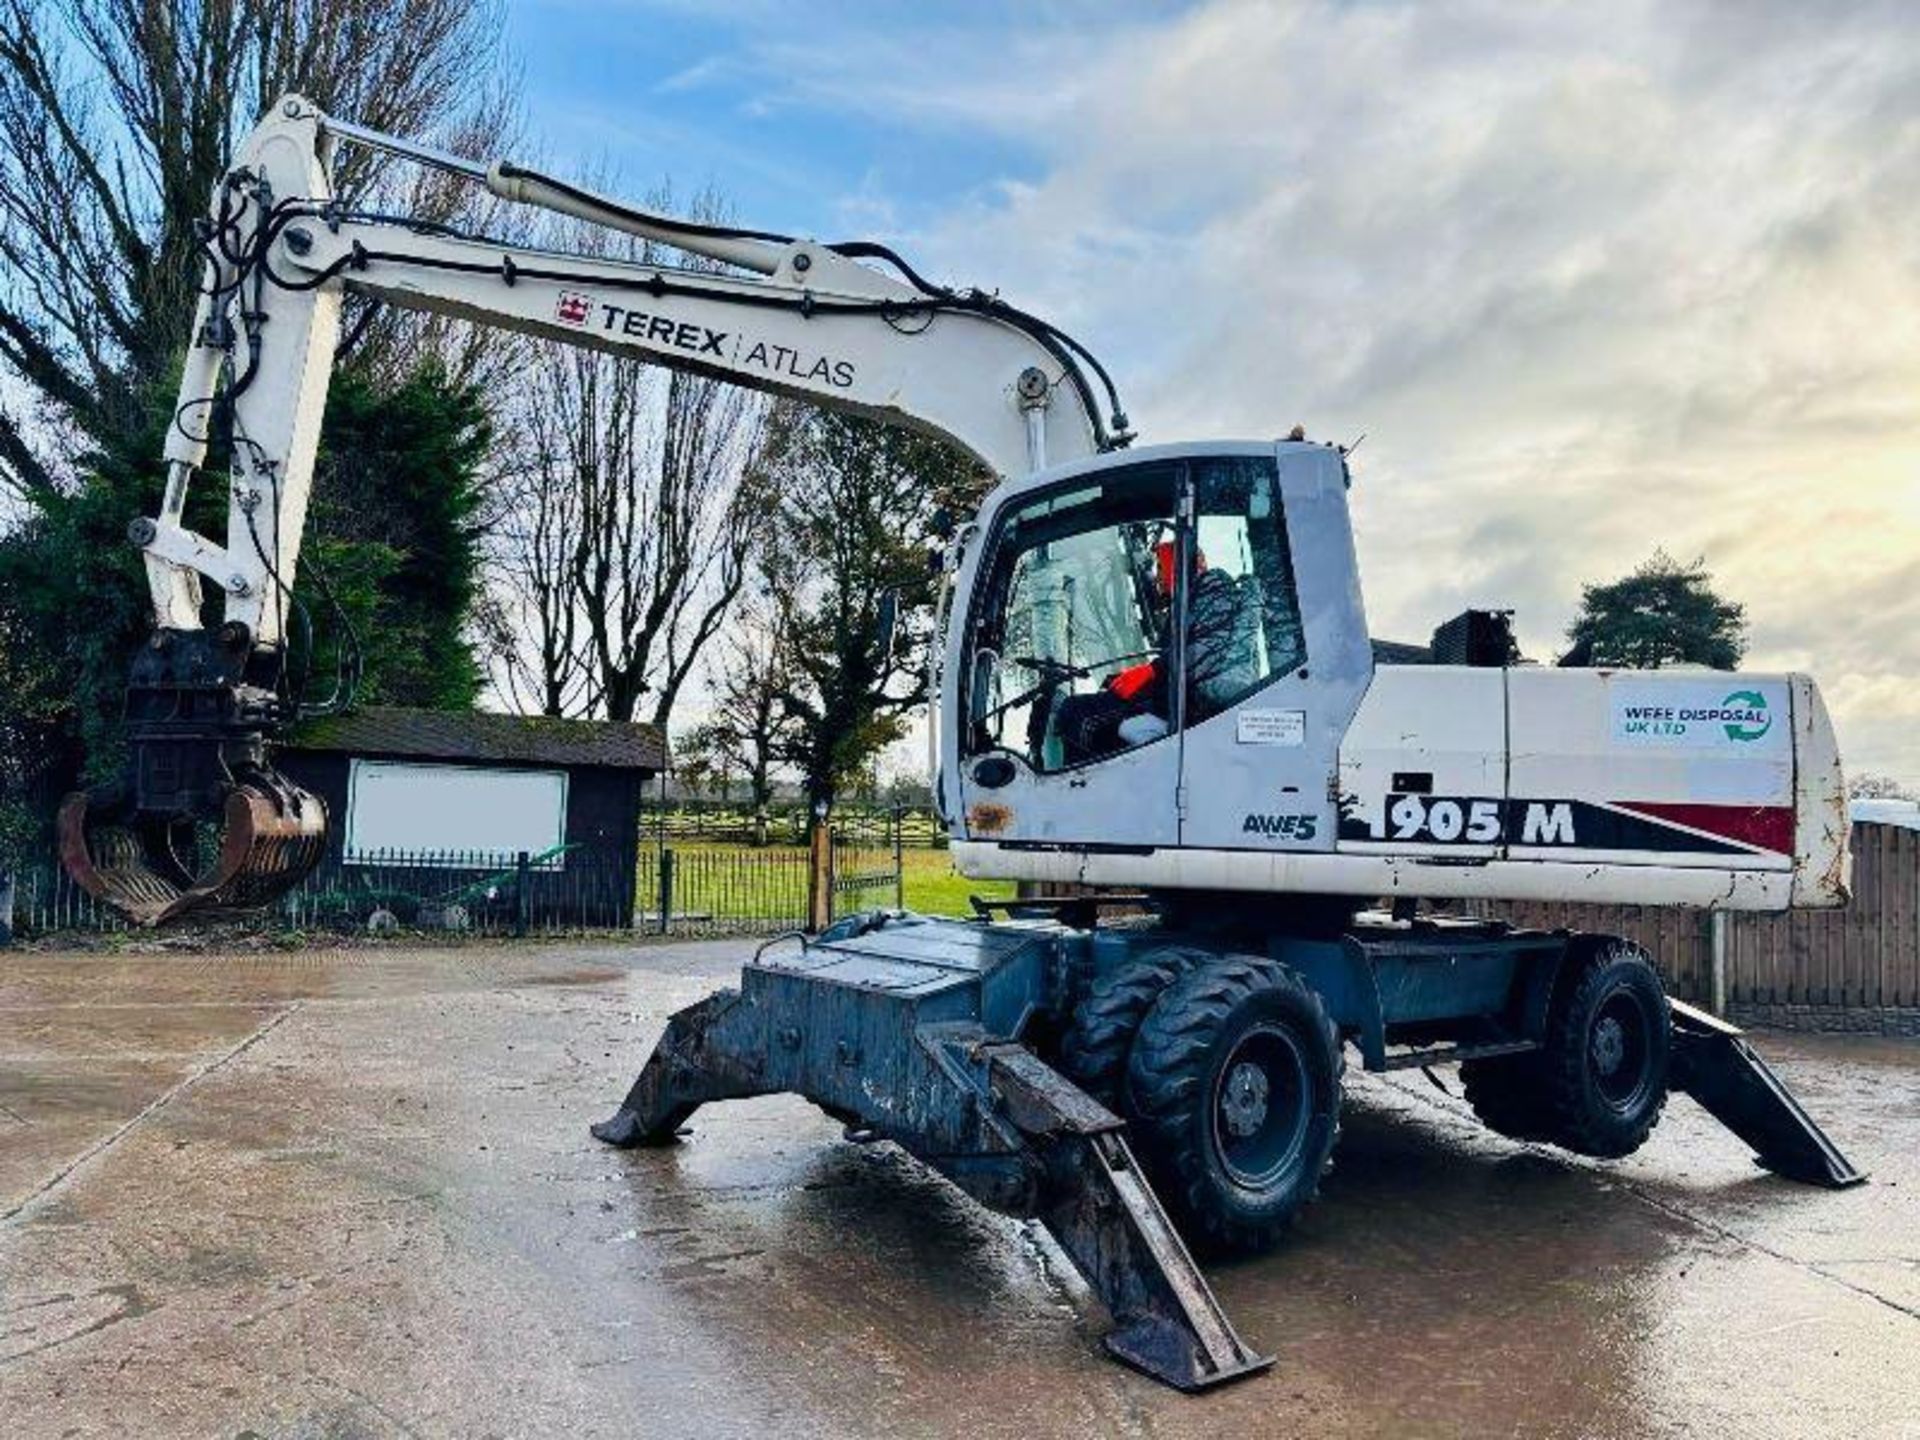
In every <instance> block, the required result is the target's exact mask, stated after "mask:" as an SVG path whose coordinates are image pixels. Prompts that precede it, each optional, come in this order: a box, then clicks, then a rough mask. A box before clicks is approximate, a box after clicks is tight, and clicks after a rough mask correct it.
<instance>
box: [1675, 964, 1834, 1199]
mask: <svg viewBox="0 0 1920 1440" xmlns="http://www.w3.org/2000/svg"><path fill="white" fill-rule="evenodd" d="M1667 1003H1668V1004H1669V1005H1670V1006H1671V1007H1672V1010H1673V1088H1674V1089H1676V1090H1684V1091H1685V1092H1686V1093H1687V1094H1689V1095H1691V1096H1692V1097H1693V1098H1694V1099H1695V1100H1697V1101H1699V1102H1700V1104H1701V1106H1702V1108H1704V1109H1705V1110H1706V1111H1707V1113H1708V1114H1710V1115H1712V1116H1713V1118H1714V1119H1716V1120H1718V1121H1719V1122H1720V1123H1721V1124H1722V1125H1724V1126H1726V1127H1727V1128H1728V1129H1729V1130H1731V1131H1733V1133H1734V1134H1736V1135H1738V1136H1739V1137H1740V1138H1741V1139H1742V1140H1744V1141H1746V1142H1747V1144H1749V1145H1751V1146H1752V1147H1753V1148H1754V1151H1755V1157H1754V1158H1755V1159H1757V1160H1758V1161H1759V1162H1760V1164H1761V1165H1762V1166H1763V1167H1765V1168H1766V1169H1768V1170H1771V1171H1773V1173H1774V1174H1776V1175H1781V1176H1784V1177H1786V1178H1787V1179H1789V1180H1798V1181H1800V1182H1801V1183H1802V1184H1806V1185H1823V1186H1825V1187H1826V1188H1828V1189H1830V1190H1843V1189H1845V1188H1846V1187H1847V1186H1849V1185H1858V1184H1860V1183H1861V1182H1862V1181H1864V1180H1865V1179H1866V1178H1867V1176H1866V1172H1865V1171H1863V1170H1860V1169H1858V1168H1856V1167H1855V1166H1854V1164H1853V1163H1852V1162H1851V1161H1850V1160H1848V1159H1847V1157H1846V1156H1845V1155H1842V1154H1841V1153H1840V1149H1839V1147H1838V1146H1837V1145H1835V1144H1834V1143H1833V1141H1831V1140H1829V1139H1828V1138H1827V1134H1826V1132H1825V1131H1824V1130H1822V1129H1821V1128H1820V1127H1819V1126H1818V1125H1816V1124H1815V1123H1814V1121H1813V1117H1812V1116H1811V1115H1809V1114H1807V1112H1806V1111H1805V1110H1804V1109H1802V1108H1801V1106H1800V1102H1799V1101H1798V1100H1795V1099H1794V1098H1793V1093H1792V1092H1791V1091H1789V1090H1788V1089H1787V1087H1786V1086H1785V1085H1783V1084H1782V1083H1781V1081H1780V1077H1779V1076H1778V1075H1775V1074H1774V1073H1773V1071H1772V1070H1771V1069H1769V1068H1768V1066H1767V1062H1766V1061H1764V1060H1762V1059H1761V1058H1760V1057H1759V1055H1757V1054H1755V1053H1754V1049H1753V1047H1752V1046H1751V1045H1749V1044H1747V1042H1746V1040H1745V1039H1744V1038H1742V1036H1741V1032H1740V1029H1739V1027H1738V1026H1734V1025H1729V1024H1727V1022H1726V1021H1724V1020H1720V1019H1717V1018H1715V1017H1714V1016H1712V1015H1709V1014H1708V1013H1707V1012H1706V1011H1704V1010H1696V1009H1695V1008H1694V1007H1693V1006H1691V1005H1687V1004H1684V1003H1682V1002H1681V1001H1678V1000H1669V1001H1668V1002H1667Z"/></svg>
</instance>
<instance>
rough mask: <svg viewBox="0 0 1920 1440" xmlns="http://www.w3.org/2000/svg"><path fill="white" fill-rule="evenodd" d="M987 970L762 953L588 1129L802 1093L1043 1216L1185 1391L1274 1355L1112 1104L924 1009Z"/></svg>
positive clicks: (1117, 1317)
mask: <svg viewBox="0 0 1920 1440" xmlns="http://www.w3.org/2000/svg"><path fill="white" fill-rule="evenodd" d="M857 943H858V942H857V941H856V942H850V944H849V949H852V947H853V946H856V945H857ZM987 958H989V959H991V958H993V957H987ZM836 970H838V971H839V974H838V976H837V977H836V976H835V975H834V974H833V973H832V972H834V971H836ZM979 979H980V975H979V972H978V970H977V969H975V968H974V967H973V966H971V965H966V964H953V965H949V964H935V963H929V962H926V961H924V960H923V961H919V962H915V961H908V960H903V959H901V958H899V956H898V955H897V954H896V955H894V956H892V957H881V956H876V955H872V954H866V955H859V954H857V953H853V954H849V953H848V952H847V951H842V950H840V947H838V946H827V945H814V946H810V947H808V948H807V949H806V950H804V951H802V952H800V954H799V955H798V956H796V957H792V958H789V959H786V960H784V961H767V962H761V961H759V960H756V961H755V962H754V963H753V964H751V965H749V966H747V968H746V970H745V971H744V972H743V975H742V989H741V990H740V991H738V992H736V991H731V990H726V991H721V992H720V993H718V994H716V995H713V996H711V997H709V998H708V999H706V1000H703V1001H701V1002H699V1003H698V1004H696V1005H693V1006H690V1007H688V1008H687V1009H685V1010H682V1011H680V1012H679V1013H678V1014H676V1015H674V1016H673V1017H672V1018H671V1019H670V1020H669V1021H668V1022H667V1028H666V1033H665V1034H664V1035H663V1036H662V1037H661V1039H660V1041H659V1043H658V1044H657V1045H656V1046H655V1047H654V1051H653V1054H652V1055H651V1057H649V1059H648V1060H647V1063H646V1066H645V1068H644V1069H642V1070H641V1072H640V1076H639V1078H638V1079H637V1080H636V1081H635V1082H634V1084H633V1086H632V1088H631V1089H630V1090H629V1091H628V1092H627V1096H626V1099H625V1100H624V1101H622V1102H621V1105H620V1109H619V1110H618V1111H617V1112H616V1113H615V1114H614V1115H613V1116H612V1117H611V1118H610V1119H608V1120H606V1121H604V1122H602V1123H601V1124H598V1125H595V1126H594V1127H593V1133H594V1135H595V1136H596V1137H597V1138H598V1139H600V1140H603V1141H605V1142H607V1143H608V1144H611V1145H619V1146H633V1145H655V1144H662V1143H665V1142H667V1141H669V1140H671V1139H672V1138H673V1137H674V1135H675V1134H676V1133H678V1132H679V1130H680V1128H681V1127H682V1126H683V1125H685V1124H686V1122H687V1120H688V1118H689V1117H690V1116H691V1115H692V1114H693V1112H694V1110H695V1109H697V1108H698V1107H699V1106H701V1105H703V1104H705V1103H707V1102H708V1101H712V1100H724V1099H738V1098H745V1097H747V1096H752V1095H767V1094H778V1093H795V1094H799V1095H803V1096H805V1097H806V1098H808V1099H809V1100H812V1101H813V1102H814V1103H816V1104H818V1105H820V1106H821V1107H822V1108H823V1109H825V1110H826V1111H827V1112H828V1113H829V1114H832V1115H834V1116H835V1117H837V1118H839V1119H841V1120H843V1121H845V1122H846V1123H847V1125H848V1126H849V1134H850V1135H851V1136H852V1137H853V1138H857V1139H874V1140H878V1139H885V1140H892V1141H894V1142H896V1143H897V1144H899V1145H900V1146H901V1147H902V1148H903V1149H905V1150H907V1151H908V1152H909V1153H910V1154H912V1155H914V1156H915V1157H917V1158H918V1159H920V1160H921V1161H923V1162H925V1163H926V1164H928V1165H931V1166H932V1167H933V1168H934V1169H936V1170H938V1171H939V1172H940V1173H941V1174H942V1175H944V1176H946V1177H947V1178H948V1179H949V1180H951V1181H952V1182H953V1183H954V1184H956V1185H958V1186H959V1187H960V1188H961V1189H963V1190H965V1191H966V1192H967V1193H968V1194H969V1195H971V1196H973V1197H974V1198H975V1199H977V1200H979V1201H981V1202H982V1203H983V1204H986V1205H989V1206H991V1207H992V1208H994V1209H996V1210H1000V1211H1003V1212H1005V1213H1007V1214H1011V1215H1016V1216H1021V1217H1027V1218H1034V1219H1037V1220H1039V1221H1040V1223H1041V1224H1042V1225H1044V1226H1045V1227H1046V1229H1047V1230H1048V1231H1049V1233H1051V1234H1052V1235H1053V1237H1054V1238H1055V1240H1057V1241H1058V1242H1059V1244H1060V1247H1061V1249H1062V1250H1064V1251H1065V1252H1066V1253H1067V1255H1068V1256H1069V1257H1070V1258H1071V1260H1072V1262H1073V1264H1074V1265H1075V1266H1076V1267H1077V1268H1078V1269H1079V1271H1080V1273H1081V1274H1082V1275H1083V1276H1084V1277H1085V1278H1086V1281H1087V1284H1088V1285H1089V1286H1090V1287H1091V1288H1092V1290H1093V1291H1094V1293H1095V1294H1096V1295H1098V1296H1099V1298H1100V1300H1101V1301H1102V1303H1104V1304H1105V1305H1106V1307H1107V1309H1108V1311H1109V1312H1110V1313H1111V1314H1112V1316H1113V1320H1114V1329H1113V1331H1112V1333H1110V1334H1109V1335H1108V1336H1107V1340H1106V1345H1107V1348H1108V1350H1109V1351H1111V1352H1112V1353H1113V1354H1114V1355H1115V1356H1116V1357H1117V1358H1119V1359H1121V1360H1123V1361H1125V1362H1126V1363H1127V1364H1129V1365H1132V1366H1134V1367H1136V1368H1137V1369H1139V1370H1141V1371H1144V1372H1145V1373H1146V1374H1148V1375H1151V1376H1152V1377H1153V1378H1155V1379H1156V1380H1160V1381H1163V1382H1164V1383H1166V1384H1168V1385H1173V1386H1176V1387H1177V1388H1179V1389H1182V1390H1200V1389H1204V1388H1206V1387H1208V1386H1211V1385H1217V1384H1220V1383H1221V1382H1223V1381H1227V1380H1232V1379H1235V1378H1237V1377H1239V1376H1242V1375H1249V1374H1253V1373H1255V1372H1257V1371H1260V1370H1264V1369H1265V1368H1266V1367H1267V1366H1269V1365H1270V1364H1272V1363H1273V1361H1272V1357H1271V1356H1267V1355H1261V1354H1258V1353H1256V1352H1255V1351H1254V1350H1253V1349H1252V1348H1251V1347H1250V1346H1248V1345H1247V1344H1246V1343H1245V1342H1244V1341H1243V1340H1241V1338H1240V1337H1239V1335H1238V1334H1236V1333H1235V1331H1234V1328H1233V1325H1232V1322H1230V1321H1229V1320H1228V1319H1227V1317H1226V1314H1225V1312H1224V1311H1222V1309H1221V1308H1220V1304H1219V1301H1218V1300H1216V1299H1215V1298H1214V1295H1213V1292H1212V1291H1211V1290H1210V1289H1209V1288H1208V1287H1207V1282H1206V1280H1205V1278H1204V1277H1203V1276H1202V1275H1201V1274H1200V1271H1199V1269H1198V1268H1197V1267H1196V1266H1195V1265H1194V1263H1193V1259H1192V1257H1191V1256H1190V1255H1189V1254H1188V1253H1187V1249H1186V1246H1185V1245H1184V1244H1182V1243H1181V1240H1180V1237H1179V1236H1178V1234H1176V1233H1175V1231H1174V1229H1173V1226H1172V1224H1171V1223H1170V1222H1169V1221H1168V1219H1167V1217H1166V1214H1165V1212H1164V1211H1163V1210H1162V1209H1161V1207H1160V1203H1159V1201H1158V1200H1157V1199H1156V1198H1155V1197H1154V1194H1153V1190H1152V1188H1151V1186H1149V1184H1148V1183H1147V1180H1146V1178H1145V1177H1144V1176H1143V1175H1142V1174H1141V1172H1140V1170H1139V1168H1138V1166H1137V1165H1136V1164H1135V1163H1134V1157H1133V1154H1132V1152H1131V1151H1130V1150H1129V1149H1128V1148H1127V1142H1126V1138H1125V1134H1124V1128H1125V1127H1124V1125H1123V1124H1122V1122H1121V1121H1120V1120H1119V1119H1118V1118H1117V1117H1116V1116H1114V1115H1113V1114H1112V1112H1110V1111H1108V1110H1107V1109H1106V1108H1105V1107H1103V1106H1102V1105H1100V1104H1099V1103H1098V1102H1096V1101H1095V1100H1094V1099H1093V1098H1092V1097H1091V1096H1089V1095H1088V1094H1086V1092H1085V1091H1083V1090H1081V1089H1079V1088H1078V1087H1077V1086H1075V1085H1073V1084H1072V1083H1071V1082H1070V1081H1068V1080H1067V1079H1066V1078H1065V1077H1063V1076H1062V1075H1060V1074H1059V1073H1058V1072H1056V1071H1055V1070H1053V1069H1052V1068H1050V1067H1049V1066H1047V1065H1046V1064H1045V1063H1044V1062H1042V1061H1041V1060H1040V1059H1039V1058H1038V1057H1037V1056H1036V1055H1034V1054H1033V1053H1032V1052H1031V1051H1029V1050H1027V1049H1026V1048H1025V1047H1024V1046H1021V1045H1019V1044H1017V1043H1015V1042H1013V1041H1011V1040H1008V1039H1005V1038H1003V1037H996V1036H995V1035H993V1034H991V1033H990V1032H989V1031H987V1030H986V1029H985V1028H984V1027H983V1026H981V1025H980V1024H979V1023H977V1022H976V1021H974V1020H972V1019H969V1018H954V1019H946V1018H930V1019H928V1020H925V1021H921V1022H920V1023H916V1019H917V1017H918V1016H920V1015H931V1016H935V1017H942V1012H944V1013H945V1014H953V1013H954V1012H955V1011H959V1012H962V1013H964V1012H965V1011H967V1010H970V1009H973V1008H974V1007H973V1006H972V1005H971V1004H965V1003H962V1004H952V1003H942V1002H943V1000H944V1001H945V1002H953V1001H956V1000H960V999H961V998H962V995H963V993H964V992H965V991H967V990H969V989H971V988H972V986H973V985H975V984H977V983H978V982H979ZM823 982H825V983H823ZM803 1018H804V1020H805V1022H806V1023H807V1029H806V1030H805V1031H803V1029H802V1019H803ZM870 1046H871V1047H872V1053H869V1049H868V1047H870Z"/></svg>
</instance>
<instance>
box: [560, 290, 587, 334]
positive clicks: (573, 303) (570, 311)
mask: <svg viewBox="0 0 1920 1440" xmlns="http://www.w3.org/2000/svg"><path fill="white" fill-rule="evenodd" d="M592 313H593V297H592V296H591V295H582V294H581V293H580V292H579V291H577V290H562V291H561V292H560V298H559V299H558V300H556V301H555V302H554V305H553V315H554V318H555V319H556V320H558V321H559V322H560V323H561V324H562V325H585V324H586V323H587V317H588V316H589V315H591V314H592Z"/></svg>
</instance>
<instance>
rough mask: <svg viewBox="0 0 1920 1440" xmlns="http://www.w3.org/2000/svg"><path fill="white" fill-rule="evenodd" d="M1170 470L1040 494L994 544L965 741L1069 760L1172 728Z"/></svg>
mask: <svg viewBox="0 0 1920 1440" xmlns="http://www.w3.org/2000/svg"><path fill="white" fill-rule="evenodd" d="M1178 479H1179V472H1178V470H1177V469H1176V468H1175V467H1173V466H1143V467H1139V468H1136V469H1131V470H1128V471H1126V472H1124V473H1122V474H1118V475H1115V476H1112V477H1102V478H1099V479H1095V480H1092V481H1090V482H1089V483H1087V484H1085V485H1079V486H1070V487H1067V488H1064V489H1061V490H1055V491H1051V492H1048V493H1046V494H1043V495H1039V496H1036V497H1034V498H1033V499H1031V500H1028V501H1026V502H1024V503H1022V504H1020V505H1019V506H1017V507H1015V508H1014V509H1012V510H1010V511H1009V512H1008V514H1007V515H1006V516H1005V518H1004V519H1003V520H1002V522H1001V524H1000V526H999V528H998V530H997V532H996V536H995V539H994V541H993V545H994V549H993V554H992V557H991V559H990V561H989V569H988V577H987V581H986V583H985V585H984V586H983V587H982V589H981V592H980V594H981V600H980V602H979V605H978V608H977V609H976V611H975V614H974V617H973V625H972V632H971V643H970V647H969V655H970V660H969V667H968V701H967V703H968V750H969V752H970V753H972V754H980V753H984V752H986V751H991V750H1002V751H1011V752H1013V753H1015V754H1017V755H1019V756H1021V757H1022V758H1024V759H1025V760H1026V761H1027V763H1028V764H1029V765H1031V766H1032V767H1033V768H1034V769H1036V770H1039V771H1042V772H1048V771H1057V770H1065V769H1071V768H1073V767H1074V766H1077V765H1083V764H1086V763H1088V762H1090V761H1093V760H1098V759H1101V758H1102V757H1104V756H1106V755H1111V754H1114V753H1117V752H1118V751H1120V750H1124V749H1128V748H1131V747H1132V746H1135V745H1141V744H1148V743H1151V742H1152V741H1154V740H1156V739H1159V738H1161V737H1163V736H1165V735H1167V734H1168V733H1169V732H1170V731H1171V729H1172V715H1171V710H1170V687H1169V684H1168V681H1167V667H1166V653H1167V649H1168V639H1169V635H1170V633H1171V626H1172V617H1173V606H1172V601H1171V594H1170V592H1171V588H1172V585H1173V580H1174V576H1175V574H1176V565H1177V563H1178V562H1177V556H1178V549H1177V536H1176V523H1175V513H1176V506H1175V498H1176V494H1177V489H1176V487H1177V483H1178Z"/></svg>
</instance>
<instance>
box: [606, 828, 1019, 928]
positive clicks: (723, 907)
mask: <svg viewBox="0 0 1920 1440" xmlns="http://www.w3.org/2000/svg"><path fill="white" fill-rule="evenodd" d="M669 844H670V848H671V849H672V851H673V856H674V884H673V911H674V913H675V914H676V915H689V916H691V915H699V916H704V917H710V918H712V919H715V920H725V919H735V920H747V921H775V920H783V919H791V920H793V921H795V922H798V921H799V920H800V919H801V918H802V917H803V916H804V915H805V914H806V905H807V852H806V850H805V849H804V848H803V847H801V846H797V845H768V846H766V847H764V848H755V847H752V846H743V845H732V844H725V843H721V842H717V841H701V840H677V841H671V842H669ZM654 854H655V852H654V851H652V850H651V849H648V848H645V847H643V848H642V850H641V852H640V897H641V905H642V907H643V908H648V909H651V908H653V907H654V906H656V905H657V903H658V902H657V900H655V899H654V898H653V897H654V894H655V893H656V892H655V890H654V887H655V885H656V884H657V883H658V882H657V879H656V878H655V877H656V872H655V870H654V868H653V867H654ZM901 861H902V871H903V874H902V879H903V881H904V887H903V888H904V896H903V898H904V900H905V903H906V907H907V909H909V910H915V911H918V912H919V913H921V914H923V915H969V914H971V913H972V907H971V906H970V905H969V904H968V903H967V902H968V897H969V896H973V895H979V896H981V897H982V898H984V899H992V900H1003V899H1006V898H1008V897H1010V896H1011V895H1012V894H1013V893H1014V885H1013V882H1012V881H1010V880H968V879H966V878H965V877H963V876H961V875H959V874H957V873H956V872H955V871H954V868H953V864H952V861H951V859H950V858H949V856H948V854H947V852H946V851H945V850H934V849H930V848H927V847H919V846H909V847H907V848H906V849H905V850H904V851H903V852H902V855H901ZM839 864H840V873H841V875H842V876H843V877H845V876H850V875H852V874H855V873H867V874H872V875H874V876H876V877H878V876H880V875H883V874H884V875H885V876H886V877H887V879H886V882H885V883H884V884H875V885H872V886H868V887H865V888H863V889H862V890H861V891H860V892H859V893H858V894H857V895H845V896H843V897H842V899H841V905H840V908H841V909H843V910H844V909H872V908H876V907H884V906H891V905H892V904H893V903H894V894H893V886H892V872H893V854H892V852H891V851H890V850H885V849H875V850H869V851H855V852H852V853H846V852H843V853H842V855H841V857H840V861H839Z"/></svg>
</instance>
